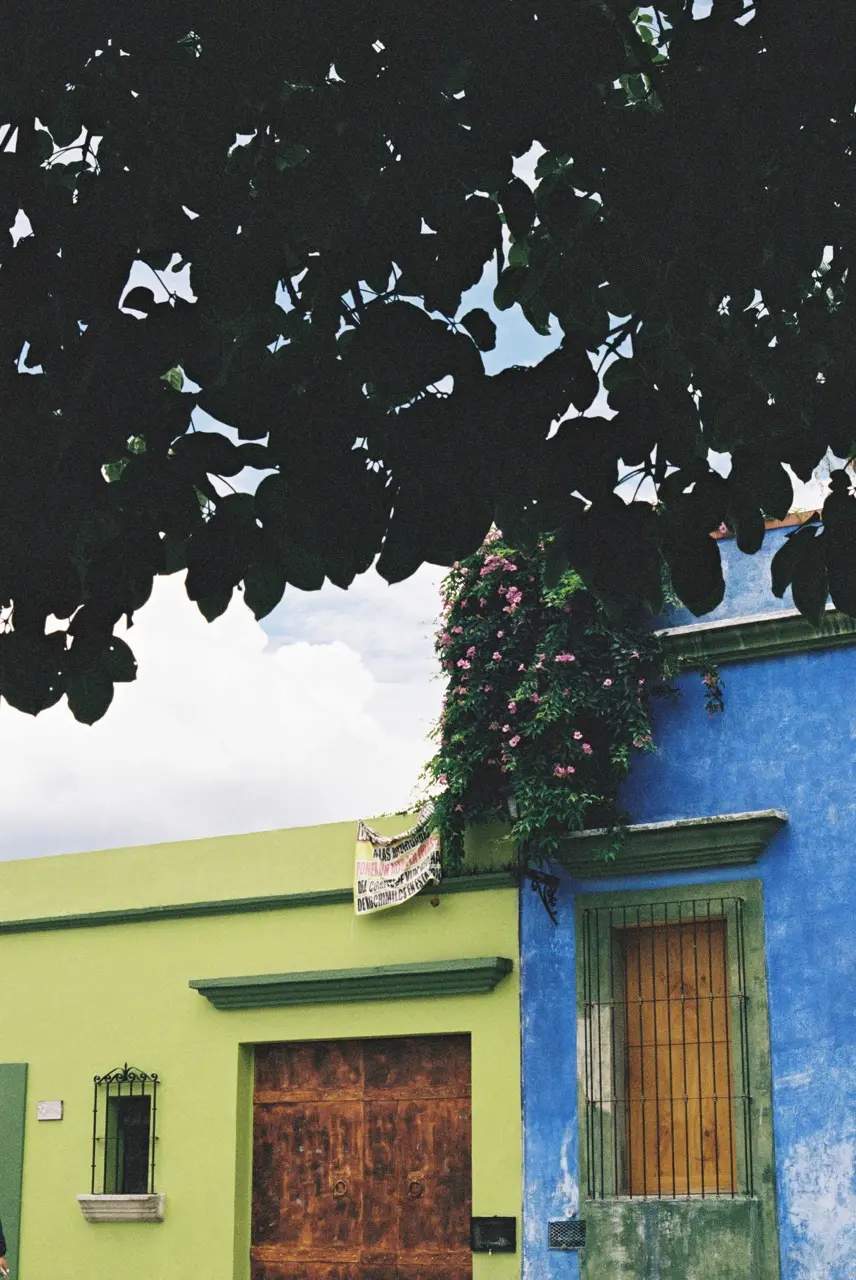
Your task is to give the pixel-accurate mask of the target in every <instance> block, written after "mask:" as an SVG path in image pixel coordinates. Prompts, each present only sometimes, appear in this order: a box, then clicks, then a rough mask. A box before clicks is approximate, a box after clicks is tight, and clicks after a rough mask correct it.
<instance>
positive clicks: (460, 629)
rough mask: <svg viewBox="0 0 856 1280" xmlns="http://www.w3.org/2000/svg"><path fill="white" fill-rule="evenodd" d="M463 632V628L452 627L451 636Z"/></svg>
mask: <svg viewBox="0 0 856 1280" xmlns="http://www.w3.org/2000/svg"><path fill="white" fill-rule="evenodd" d="M463 630H464V628H463V627H452V635H453V636H459V635H461V634H462V633H463Z"/></svg>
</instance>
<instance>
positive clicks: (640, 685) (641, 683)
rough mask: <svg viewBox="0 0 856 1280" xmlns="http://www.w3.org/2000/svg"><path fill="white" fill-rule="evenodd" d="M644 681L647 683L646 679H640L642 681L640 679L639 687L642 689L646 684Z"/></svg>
mask: <svg viewBox="0 0 856 1280" xmlns="http://www.w3.org/2000/svg"><path fill="white" fill-rule="evenodd" d="M644 683H645V681H644V680H640V681H639V688H640V689H641V688H642V686H643V684H644Z"/></svg>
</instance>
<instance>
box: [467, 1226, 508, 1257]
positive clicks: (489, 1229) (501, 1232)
mask: <svg viewBox="0 0 856 1280" xmlns="http://www.w3.org/2000/svg"><path fill="white" fill-rule="evenodd" d="M470 1248H471V1249H472V1251H473V1253H516V1252H517V1219H516V1218H472V1219H471V1220H470Z"/></svg>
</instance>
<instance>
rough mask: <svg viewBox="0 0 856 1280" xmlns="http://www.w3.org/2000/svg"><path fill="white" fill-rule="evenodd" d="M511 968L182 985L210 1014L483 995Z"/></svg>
mask: <svg viewBox="0 0 856 1280" xmlns="http://www.w3.org/2000/svg"><path fill="white" fill-rule="evenodd" d="M513 968H514V964H513V962H512V961H511V960H508V959H506V958H505V957H504V956H480V957H477V958H474V959H466V960H427V961H418V962H416V963H413V964H387V965H377V966H372V967H367V968H363V969H310V970H308V971H305V972H298V973H263V974H253V975H249V976H247V977H240V978H194V979H193V980H192V981H191V982H190V983H189V984H188V985H189V986H190V987H192V988H193V990H194V991H198V992H199V994H200V995H201V996H205V998H206V1000H210V1001H211V1003H212V1004H213V1005H214V1008H215V1009H257V1008H265V1007H271V1006H278V1007H281V1006H284V1005H300V1004H351V1003H354V1002H356V1001H363V1000H402V999H413V998H415V997H424V996H459V995H486V994H487V993H488V992H490V991H493V989H494V987H495V986H496V985H497V983H499V982H500V981H501V980H502V979H503V978H504V977H505V975H506V974H508V973H510V972H511V970H512V969H513Z"/></svg>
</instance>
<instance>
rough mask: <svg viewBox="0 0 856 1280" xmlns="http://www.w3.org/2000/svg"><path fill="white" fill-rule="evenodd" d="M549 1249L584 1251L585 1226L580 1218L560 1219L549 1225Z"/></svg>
mask: <svg viewBox="0 0 856 1280" xmlns="http://www.w3.org/2000/svg"><path fill="white" fill-rule="evenodd" d="M549 1245H550V1248H551V1249H584V1248H585V1247H586V1224H585V1223H584V1222H583V1221H582V1220H581V1219H580V1218H561V1219H559V1220H558V1221H556V1222H551V1223H549Z"/></svg>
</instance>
